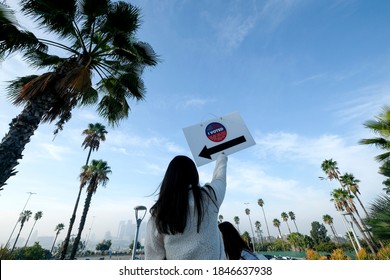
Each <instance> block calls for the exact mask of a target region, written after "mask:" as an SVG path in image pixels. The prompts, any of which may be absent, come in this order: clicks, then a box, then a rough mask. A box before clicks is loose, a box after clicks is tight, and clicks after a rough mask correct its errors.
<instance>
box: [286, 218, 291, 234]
mask: <svg viewBox="0 0 390 280" xmlns="http://www.w3.org/2000/svg"><path fill="white" fill-rule="evenodd" d="M286 224H287V228H288V232H289V233H290V234H291V229H290V226H289V225H288V222H287V221H286Z"/></svg>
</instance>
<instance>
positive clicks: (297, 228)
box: [293, 220, 299, 233]
mask: <svg viewBox="0 0 390 280" xmlns="http://www.w3.org/2000/svg"><path fill="white" fill-rule="evenodd" d="M293 222H294V225H295V228H296V229H297V232H298V233H299V230H298V227H297V223H296V222H295V220H293Z"/></svg>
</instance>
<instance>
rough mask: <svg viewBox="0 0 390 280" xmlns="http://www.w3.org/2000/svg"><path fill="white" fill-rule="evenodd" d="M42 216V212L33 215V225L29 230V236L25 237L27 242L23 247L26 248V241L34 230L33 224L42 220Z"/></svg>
mask: <svg viewBox="0 0 390 280" xmlns="http://www.w3.org/2000/svg"><path fill="white" fill-rule="evenodd" d="M42 216H43V212H42V211H38V212H36V213H35V215H34V224H33V226H32V228H31V230H30V234H29V235H28V237H27V241H26V244H25V245H24V247H26V246H27V244H28V241H29V240H30V236H31V233H32V232H33V229H34V227H35V224H36V223H37V221H38V220H39V219H41V218H42Z"/></svg>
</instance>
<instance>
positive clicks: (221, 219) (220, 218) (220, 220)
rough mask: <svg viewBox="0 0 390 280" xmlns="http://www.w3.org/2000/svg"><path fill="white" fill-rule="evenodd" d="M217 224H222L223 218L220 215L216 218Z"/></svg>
mask: <svg viewBox="0 0 390 280" xmlns="http://www.w3.org/2000/svg"><path fill="white" fill-rule="evenodd" d="M218 222H219V223H222V222H223V216H222V215H219V216H218Z"/></svg>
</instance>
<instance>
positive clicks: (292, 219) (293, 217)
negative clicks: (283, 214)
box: [288, 211, 299, 233]
mask: <svg viewBox="0 0 390 280" xmlns="http://www.w3.org/2000/svg"><path fill="white" fill-rule="evenodd" d="M288 216H289V217H290V220H291V221H293V223H294V225H295V228H296V230H297V232H298V233H299V230H298V227H297V224H296V223H295V213H294V212H293V211H290V212H288Z"/></svg>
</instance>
